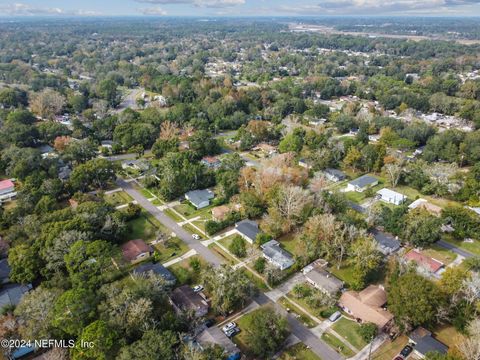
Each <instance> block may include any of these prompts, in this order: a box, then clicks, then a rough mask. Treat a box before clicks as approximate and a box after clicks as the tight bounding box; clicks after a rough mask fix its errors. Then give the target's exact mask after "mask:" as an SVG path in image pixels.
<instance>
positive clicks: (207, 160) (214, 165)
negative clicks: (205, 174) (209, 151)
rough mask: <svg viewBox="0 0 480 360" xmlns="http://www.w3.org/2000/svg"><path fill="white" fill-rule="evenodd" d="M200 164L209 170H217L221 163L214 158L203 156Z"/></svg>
mask: <svg viewBox="0 0 480 360" xmlns="http://www.w3.org/2000/svg"><path fill="white" fill-rule="evenodd" d="M200 162H201V163H202V164H203V165H205V166H206V167H208V168H209V169H218V168H219V167H220V166H221V165H222V162H221V161H220V159H219V158H217V157H216V156H205V157H204V158H203V159H202V160H201V161H200Z"/></svg>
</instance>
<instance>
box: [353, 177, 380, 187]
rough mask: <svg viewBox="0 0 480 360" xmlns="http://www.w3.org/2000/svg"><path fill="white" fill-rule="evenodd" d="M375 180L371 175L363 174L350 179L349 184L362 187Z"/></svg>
mask: <svg viewBox="0 0 480 360" xmlns="http://www.w3.org/2000/svg"><path fill="white" fill-rule="evenodd" d="M375 182H378V180H377V179H376V178H374V177H373V176H370V175H363V176H360V177H359V178H356V179H355V180H352V181H350V182H349V184H351V185H353V186H358V187H359V188H364V187H365V186H368V185H371V184H374V183H375Z"/></svg>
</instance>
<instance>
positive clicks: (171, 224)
mask: <svg viewBox="0 0 480 360" xmlns="http://www.w3.org/2000/svg"><path fill="white" fill-rule="evenodd" d="M117 185H118V186H120V187H121V188H122V189H123V190H124V191H125V192H126V193H127V194H128V195H130V196H131V197H132V198H133V199H134V200H136V201H137V203H138V204H139V205H141V206H142V207H143V208H144V209H145V210H147V211H148V212H149V213H150V214H152V215H153V216H154V217H155V218H156V219H157V220H158V221H160V222H161V223H162V224H163V225H165V226H166V227H167V228H169V229H170V230H171V231H172V232H174V233H175V234H176V235H177V236H178V237H179V238H180V239H182V241H184V242H185V243H186V244H187V245H188V246H189V247H190V248H191V249H194V250H196V251H197V253H198V254H200V255H201V256H202V257H203V258H204V259H205V260H206V261H208V262H209V263H210V264H212V265H214V266H218V265H220V264H221V263H222V260H221V259H220V258H218V257H217V256H216V255H215V254H214V253H213V252H211V251H210V250H209V249H208V248H207V247H205V246H203V245H202V244H201V243H200V242H199V241H198V240H195V239H193V238H192V235H191V234H190V233H188V232H187V231H186V230H184V229H183V228H182V227H180V226H178V225H177V223H176V222H175V221H173V220H172V219H171V218H169V217H168V216H167V215H165V214H164V213H163V212H161V211H160V210H158V209H157V208H156V207H155V206H154V205H152V203H151V202H150V201H148V200H147V199H146V198H145V197H144V196H143V195H142V194H140V192H138V191H137V190H135V189H134V188H133V185H132V183H128V182H126V181H125V180H122V179H117Z"/></svg>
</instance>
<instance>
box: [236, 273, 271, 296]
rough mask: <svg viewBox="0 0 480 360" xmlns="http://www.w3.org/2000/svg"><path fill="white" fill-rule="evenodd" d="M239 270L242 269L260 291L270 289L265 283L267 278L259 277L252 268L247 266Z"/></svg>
mask: <svg viewBox="0 0 480 360" xmlns="http://www.w3.org/2000/svg"><path fill="white" fill-rule="evenodd" d="M239 271H242V272H243V273H244V274H245V275H246V276H247V277H248V278H249V279H250V281H251V282H252V283H253V284H254V285H255V286H256V287H257V289H259V290H260V291H268V290H270V289H269V288H268V286H267V284H266V283H265V280H263V278H259V277H258V276H257V275H255V274H254V273H252V272H251V271H250V270H248V269H246V268H242V269H239Z"/></svg>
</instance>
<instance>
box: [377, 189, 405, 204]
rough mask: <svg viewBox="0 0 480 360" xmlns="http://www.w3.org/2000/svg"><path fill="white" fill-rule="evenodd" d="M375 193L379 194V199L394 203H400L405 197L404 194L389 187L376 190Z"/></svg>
mask: <svg viewBox="0 0 480 360" xmlns="http://www.w3.org/2000/svg"><path fill="white" fill-rule="evenodd" d="M377 195H378V196H379V198H380V200H382V201H384V202H386V203H389V204H394V205H400V204H401V203H403V202H404V201H405V200H406V199H407V197H406V196H405V195H403V194H400V193H398V192H396V191H393V190H390V189H381V190H378V191H377Z"/></svg>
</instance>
